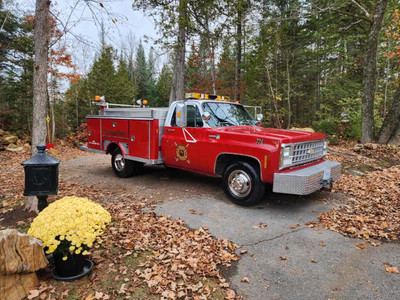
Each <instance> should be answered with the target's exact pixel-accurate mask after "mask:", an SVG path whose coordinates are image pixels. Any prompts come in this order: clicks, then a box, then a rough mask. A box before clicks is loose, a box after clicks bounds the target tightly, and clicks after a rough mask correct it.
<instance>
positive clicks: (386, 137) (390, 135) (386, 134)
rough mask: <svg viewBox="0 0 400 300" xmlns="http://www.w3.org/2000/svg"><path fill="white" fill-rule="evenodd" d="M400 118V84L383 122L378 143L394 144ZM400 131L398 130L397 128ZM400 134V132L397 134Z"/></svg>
mask: <svg viewBox="0 0 400 300" xmlns="http://www.w3.org/2000/svg"><path fill="white" fill-rule="evenodd" d="M399 120H400V85H399V86H398V87H397V90H396V92H395V94H394V96H393V99H392V106H391V108H390V110H389V112H388V114H387V115H386V118H385V121H384V122H383V125H382V128H381V132H380V136H379V140H378V143H380V144H387V143H389V141H391V142H390V144H393V141H395V140H396V138H395V137H396V133H395V131H396V127H399V122H400V121H399ZM397 131H398V130H397ZM397 135H398V134H397Z"/></svg>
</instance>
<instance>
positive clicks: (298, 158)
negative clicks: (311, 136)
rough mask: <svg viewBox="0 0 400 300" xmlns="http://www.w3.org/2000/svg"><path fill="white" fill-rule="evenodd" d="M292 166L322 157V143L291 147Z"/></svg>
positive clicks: (308, 143)
mask: <svg viewBox="0 0 400 300" xmlns="http://www.w3.org/2000/svg"><path fill="white" fill-rule="evenodd" d="M292 155H293V156H292V158H293V160H292V164H299V163H303V162H308V161H311V160H315V159H318V158H321V157H322V156H324V141H313V142H307V143H299V144H294V145H293V154H292Z"/></svg>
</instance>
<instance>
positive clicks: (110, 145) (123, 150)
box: [104, 141, 129, 157]
mask: <svg viewBox="0 0 400 300" xmlns="http://www.w3.org/2000/svg"><path fill="white" fill-rule="evenodd" d="M104 143H105V144H106V143H108V145H107V149H106V154H112V152H113V151H114V149H115V148H116V147H118V148H119V149H120V150H121V153H122V155H123V156H124V157H125V155H127V153H129V149H128V146H125V147H124V145H122V143H120V142H111V141H104Z"/></svg>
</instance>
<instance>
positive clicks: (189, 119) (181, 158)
mask: <svg viewBox="0 0 400 300" xmlns="http://www.w3.org/2000/svg"><path fill="white" fill-rule="evenodd" d="M145 111H147V114H145V113H144V112H145ZM122 112H124V113H125V115H124V114H122ZM140 112H141V113H140ZM100 115H101V112H100ZM93 118H94V119H98V118H99V117H93V116H88V130H89V132H90V133H91V127H93V125H92V126H91V125H90V124H91V123H93V121H91V120H92V119H93ZM125 118H127V119H128V121H127V122H126V126H125V127H124V130H122V129H120V130H118V123H120V124H121V122H122V120H123V119H125ZM256 118H258V119H259V120H260V119H261V116H260V115H256ZM99 119H101V120H100V121H97V122H99V123H101V124H98V125H94V127H95V128H93V129H92V131H96V129H97V132H99V134H98V135H99V136H101V138H100V139H99V141H95V143H94V147H95V149H93V147H90V145H91V142H90V141H91V140H90V133H89V139H88V146H89V147H88V148H87V149H84V150H90V149H89V148H92V149H93V150H97V152H98V151H101V152H103V153H110V154H112V161H111V163H112V166H113V170H114V172H115V173H116V175H117V176H120V177H127V176H130V175H132V174H133V173H134V170H136V169H138V168H139V167H140V166H141V165H142V164H143V163H152V164H164V165H165V166H167V167H173V168H178V169H183V170H187V171H191V172H197V173H202V174H205V175H208V176H213V177H222V182H223V188H224V191H225V193H226V195H227V196H228V197H229V198H230V199H231V200H232V202H234V203H236V204H239V205H242V206H247V205H252V204H255V203H257V202H258V201H260V199H262V197H263V195H264V191H265V184H272V185H273V191H274V192H278V193H287V194H298V195H306V194H310V193H312V192H314V191H316V190H319V189H320V188H322V187H328V186H330V185H331V184H332V182H333V180H337V179H338V178H339V177H340V164H339V163H337V162H331V161H326V160H324V156H325V155H326V153H327V142H326V139H325V135H323V134H320V133H310V132H303V131H292V130H282V129H272V128H263V127H261V126H259V124H258V122H257V121H256V120H254V118H253V117H252V116H251V115H250V113H249V112H248V111H247V110H246V108H245V107H244V106H243V105H241V104H239V103H235V102H231V101H227V99H223V98H222V97H219V98H218V97H210V96H208V95H201V94H189V95H188V96H187V99H185V100H181V101H175V102H173V103H172V104H171V106H170V107H169V108H168V109H165V108H153V109H149V108H147V110H146V109H145V108H130V109H128V108H127V109H125V110H123V111H121V110H119V111H117V110H112V109H111V110H110V108H105V109H103V117H100V118H99ZM103 123H104V125H102V124H103ZM111 124H112V125H113V126H114V128H117V130H114V129H111V130H110V129H107V128H109V127H110V125H111ZM101 132H102V134H101ZM133 133H134V134H133ZM121 134H122V135H123V136H121ZM121 138H122V139H121ZM110 146H112V147H111V149H110V148H109V147H110ZM135 153H136V154H135Z"/></svg>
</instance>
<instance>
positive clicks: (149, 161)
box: [124, 155, 164, 165]
mask: <svg viewBox="0 0 400 300" xmlns="http://www.w3.org/2000/svg"><path fill="white" fill-rule="evenodd" d="M124 158H125V159H130V160H135V161H138V162H142V163H145V164H152V165H162V164H163V163H164V161H163V160H162V159H147V158H142V157H136V156H130V155H125V156H124Z"/></svg>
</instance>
